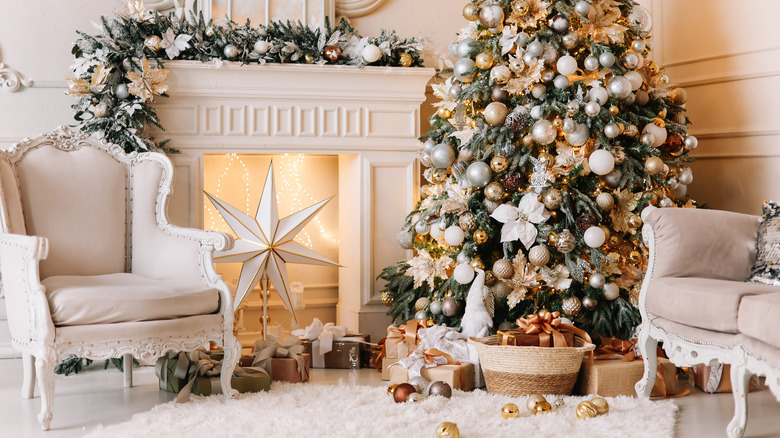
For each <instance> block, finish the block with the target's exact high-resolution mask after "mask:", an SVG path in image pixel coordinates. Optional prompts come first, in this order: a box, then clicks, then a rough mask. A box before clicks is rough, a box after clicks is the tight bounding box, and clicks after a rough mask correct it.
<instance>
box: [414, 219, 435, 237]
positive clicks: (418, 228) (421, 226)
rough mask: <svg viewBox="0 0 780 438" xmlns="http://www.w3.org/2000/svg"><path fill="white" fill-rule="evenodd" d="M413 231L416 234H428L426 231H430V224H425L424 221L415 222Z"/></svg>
mask: <svg viewBox="0 0 780 438" xmlns="http://www.w3.org/2000/svg"><path fill="white" fill-rule="evenodd" d="M414 231H415V232H416V233H417V234H423V235H424V234H428V232H429V231H431V226H430V225H428V224H426V223H425V222H423V221H420V222H417V223H416V224H415V225H414Z"/></svg>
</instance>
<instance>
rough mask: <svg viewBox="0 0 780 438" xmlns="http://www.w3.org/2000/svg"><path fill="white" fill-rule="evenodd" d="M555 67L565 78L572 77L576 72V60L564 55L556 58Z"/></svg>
mask: <svg viewBox="0 0 780 438" xmlns="http://www.w3.org/2000/svg"><path fill="white" fill-rule="evenodd" d="M555 66H556V67H557V68H558V73H560V74H562V75H566V76H569V75H573V74H574V73H576V72H577V59H575V58H574V57H573V56H571V55H564V56H561V57H560V58H558V62H557V63H556V64H555Z"/></svg>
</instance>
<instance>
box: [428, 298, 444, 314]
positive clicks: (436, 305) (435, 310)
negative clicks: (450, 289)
mask: <svg viewBox="0 0 780 438" xmlns="http://www.w3.org/2000/svg"><path fill="white" fill-rule="evenodd" d="M428 310H430V312H431V315H441V301H439V300H433V301H431V305H430V307H429V308H428Z"/></svg>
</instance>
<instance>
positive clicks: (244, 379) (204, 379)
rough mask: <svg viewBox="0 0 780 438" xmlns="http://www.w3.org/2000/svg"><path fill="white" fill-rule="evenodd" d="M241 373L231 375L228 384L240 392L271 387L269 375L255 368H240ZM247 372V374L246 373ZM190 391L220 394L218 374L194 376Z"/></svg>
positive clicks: (265, 389)
mask: <svg viewBox="0 0 780 438" xmlns="http://www.w3.org/2000/svg"><path fill="white" fill-rule="evenodd" d="M240 374H241V375H238V376H237V375H233V378H232V379H230V384H231V386H233V389H237V390H238V392H240V393H242V394H243V393H245V392H260V391H268V390H269V389H270V388H271V376H269V375H268V374H266V373H263V372H259V371H255V370H246V369H245V370H242V372H241V373H240ZM246 374H249V375H246ZM192 393H193V394H198V395H212V394H222V384H221V383H220V381H219V376H212V377H208V376H201V377H196V378H195V383H194V384H193V386H192Z"/></svg>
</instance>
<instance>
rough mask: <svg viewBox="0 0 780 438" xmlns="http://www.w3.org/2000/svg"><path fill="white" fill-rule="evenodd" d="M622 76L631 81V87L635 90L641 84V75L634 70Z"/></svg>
mask: <svg viewBox="0 0 780 438" xmlns="http://www.w3.org/2000/svg"><path fill="white" fill-rule="evenodd" d="M623 77H624V78H626V79H628V82H631V89H632V90H634V91H636V90H638V89H639V87H641V86H642V75H640V74H639V73H637V72H635V71H630V72H628V73H626V74H624V75H623Z"/></svg>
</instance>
